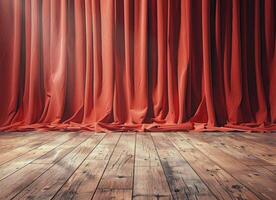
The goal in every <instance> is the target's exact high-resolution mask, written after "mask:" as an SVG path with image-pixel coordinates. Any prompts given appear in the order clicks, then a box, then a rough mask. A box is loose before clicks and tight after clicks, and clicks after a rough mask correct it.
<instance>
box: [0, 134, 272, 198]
mask: <svg viewBox="0 0 276 200" xmlns="http://www.w3.org/2000/svg"><path fill="white" fill-rule="evenodd" d="M0 199H3V200H8V199H20V200H22V199H39V200H44V199H66V200H67V199H97V200H98V199H125V200H127V199H162V200H165V199H206V200H207V199H238V200H242V199H249V200H253V199H270V200H275V199H276V134H275V133H270V134H257V133H200V134H199V133H193V134H192V133H189V134H185V133H137V134H135V133H110V134H105V133H88V132H86V133H85V132H82V133H80V132H78V133H76V132H71V133H68V132H67V133H64V132H46V133H37V132H29V133H0Z"/></svg>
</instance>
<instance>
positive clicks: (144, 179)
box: [133, 133, 172, 199]
mask: <svg viewBox="0 0 276 200" xmlns="http://www.w3.org/2000/svg"><path fill="white" fill-rule="evenodd" d="M159 198H162V199H172V196H171V192H170V189H169V186H168V183H167V180H166V176H165V174H164V172H163V169H162V166H161V163H160V160H159V157H158V154H157V152H156V149H155V146H154V144H153V141H152V138H151V136H150V134H147V133H145V134H137V138H136V151H135V172H134V188H133V199H159Z"/></svg>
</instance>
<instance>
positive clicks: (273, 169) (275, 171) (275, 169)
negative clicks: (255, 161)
mask: <svg viewBox="0 0 276 200" xmlns="http://www.w3.org/2000/svg"><path fill="white" fill-rule="evenodd" d="M264 168H266V169H268V170H269V171H271V172H272V173H273V174H275V175H276V165H268V166H264Z"/></svg>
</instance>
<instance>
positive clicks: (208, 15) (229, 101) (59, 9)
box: [0, 0, 276, 131]
mask: <svg viewBox="0 0 276 200" xmlns="http://www.w3.org/2000/svg"><path fill="white" fill-rule="evenodd" d="M275 11H276V1H275V0H242V1H240V0H231V1H230V0H229V1H226V0H1V1H0V130H2V131H24V130H40V129H42V130H43V129H44V130H91V131H184V130H198V131H214V130H222V131H233V130H237V131H241V130H244V131H272V130H276V51H275V43H276V42H275V27H276V26H275V25H276V20H275V17H276V16H275V15H276V14H275Z"/></svg>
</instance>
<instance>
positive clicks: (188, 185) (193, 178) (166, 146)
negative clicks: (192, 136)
mask: <svg viewBox="0 0 276 200" xmlns="http://www.w3.org/2000/svg"><path fill="white" fill-rule="evenodd" d="M151 135H152V137H153V141H154V143H155V146H156V149H157V152H158V154H159V157H160V161H161V164H162V166H163V169H164V172H165V175H166V177H167V181H168V183H169V186H170V188H171V192H172V195H173V197H174V199H216V198H215V197H214V196H213V194H212V193H211V192H210V190H209V189H208V187H207V186H206V185H205V184H204V182H203V181H202V180H201V178H200V177H199V176H198V175H197V174H196V173H195V171H194V170H193V169H192V168H191V166H190V165H189V163H188V162H187V161H186V160H184V159H183V158H182V156H181V155H180V153H179V152H178V151H177V150H176V148H175V147H174V145H173V144H172V143H171V142H170V141H169V140H168V139H167V138H166V137H165V136H164V134H162V133H155V134H151Z"/></svg>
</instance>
